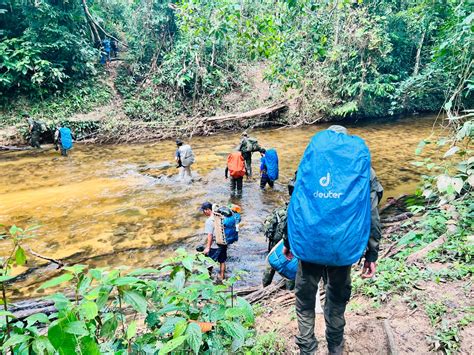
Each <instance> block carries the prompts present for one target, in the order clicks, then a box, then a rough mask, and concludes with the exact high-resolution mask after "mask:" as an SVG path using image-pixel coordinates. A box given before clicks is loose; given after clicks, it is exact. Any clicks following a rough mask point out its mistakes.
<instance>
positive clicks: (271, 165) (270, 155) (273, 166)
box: [265, 149, 278, 181]
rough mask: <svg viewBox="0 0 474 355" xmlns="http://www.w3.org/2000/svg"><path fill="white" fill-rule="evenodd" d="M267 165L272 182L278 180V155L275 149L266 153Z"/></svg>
mask: <svg viewBox="0 0 474 355" xmlns="http://www.w3.org/2000/svg"><path fill="white" fill-rule="evenodd" d="M265 165H266V166H267V175H268V178H269V179H270V180H272V181H275V180H278V155H277V152H276V150H275V149H269V150H267V151H266V152H265Z"/></svg>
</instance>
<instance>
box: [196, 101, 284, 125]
mask: <svg viewBox="0 0 474 355" xmlns="http://www.w3.org/2000/svg"><path fill="white" fill-rule="evenodd" d="M287 109H288V104H287V102H286V101H281V102H278V103H275V104H273V105H270V106H267V107H261V108H258V109H255V110H251V111H247V112H243V113H231V114H227V115H222V116H215V117H204V118H202V121H204V122H206V123H213V122H219V123H220V122H226V121H234V120H235V121H242V120H247V119H252V118H260V117H265V116H269V115H271V114H274V113H280V112H283V111H285V110H287Z"/></svg>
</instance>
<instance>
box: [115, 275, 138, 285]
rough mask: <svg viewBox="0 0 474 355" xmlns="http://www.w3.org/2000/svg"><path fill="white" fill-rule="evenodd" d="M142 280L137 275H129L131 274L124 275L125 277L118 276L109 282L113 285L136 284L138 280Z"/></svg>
mask: <svg viewBox="0 0 474 355" xmlns="http://www.w3.org/2000/svg"><path fill="white" fill-rule="evenodd" d="M140 281H142V280H140V279H139V278H137V277H131V276H125V277H119V278H117V279H115V280H113V281H112V282H111V284H112V285H115V286H124V285H129V286H131V285H134V284H136V283H137V282H140Z"/></svg>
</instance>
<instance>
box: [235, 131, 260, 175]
mask: <svg viewBox="0 0 474 355" xmlns="http://www.w3.org/2000/svg"><path fill="white" fill-rule="evenodd" d="M250 141H254V142H257V140H256V139H255V138H249V137H243V138H242V140H241V141H240V145H239V151H240V152H242V156H243V157H244V161H245V175H246V176H247V177H252V153H253V152H257V151H259V150H260V146H259V145H258V143H256V144H255V146H253V144H252V142H250Z"/></svg>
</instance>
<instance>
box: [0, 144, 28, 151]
mask: <svg viewBox="0 0 474 355" xmlns="http://www.w3.org/2000/svg"><path fill="white" fill-rule="evenodd" d="M30 149H33V148H32V147H16V146H13V145H0V150H30Z"/></svg>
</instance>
